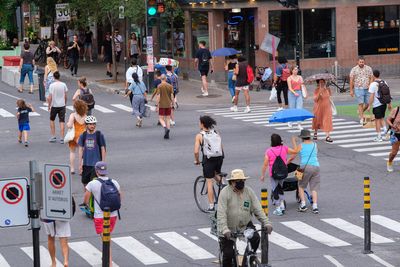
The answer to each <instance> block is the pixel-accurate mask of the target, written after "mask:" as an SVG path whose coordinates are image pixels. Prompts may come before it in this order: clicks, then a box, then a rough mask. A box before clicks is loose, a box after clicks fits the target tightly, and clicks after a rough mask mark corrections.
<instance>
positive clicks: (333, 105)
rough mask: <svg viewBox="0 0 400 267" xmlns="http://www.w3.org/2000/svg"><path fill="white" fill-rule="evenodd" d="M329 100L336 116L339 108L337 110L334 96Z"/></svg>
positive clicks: (333, 114)
mask: <svg viewBox="0 0 400 267" xmlns="http://www.w3.org/2000/svg"><path fill="white" fill-rule="evenodd" d="M329 102H331V109H332V116H336V115H337V110H336V106H335V103H333V100H332V98H329Z"/></svg>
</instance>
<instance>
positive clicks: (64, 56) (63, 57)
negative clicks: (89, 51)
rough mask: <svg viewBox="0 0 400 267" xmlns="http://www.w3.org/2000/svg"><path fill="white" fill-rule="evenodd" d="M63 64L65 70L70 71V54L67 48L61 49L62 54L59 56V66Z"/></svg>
mask: <svg viewBox="0 0 400 267" xmlns="http://www.w3.org/2000/svg"><path fill="white" fill-rule="evenodd" d="M61 63H62V64H63V67H64V69H69V67H70V63H69V59H68V53H67V49H66V47H63V48H61V54H60V56H59V60H58V62H57V64H61Z"/></svg>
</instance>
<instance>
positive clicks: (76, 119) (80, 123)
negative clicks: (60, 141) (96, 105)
mask: <svg viewBox="0 0 400 267" xmlns="http://www.w3.org/2000/svg"><path fill="white" fill-rule="evenodd" d="M74 109H75V112H73V113H71V115H69V119H68V122H67V128H68V132H67V134H66V136H68V134H69V133H70V131H74V136H73V139H72V140H70V141H69V142H68V146H69V164H70V167H71V174H75V167H74V166H75V152H76V147H77V145H78V140H79V137H80V136H81V134H82V133H83V132H84V131H85V130H86V124H85V118H86V113H87V109H88V107H87V105H86V103H85V102H84V101H83V100H80V99H77V100H76V101H75V102H74ZM65 141H67V140H65Z"/></svg>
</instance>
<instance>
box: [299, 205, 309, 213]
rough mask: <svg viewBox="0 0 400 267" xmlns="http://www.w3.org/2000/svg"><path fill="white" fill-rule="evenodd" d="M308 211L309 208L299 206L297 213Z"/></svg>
mask: <svg viewBox="0 0 400 267" xmlns="http://www.w3.org/2000/svg"><path fill="white" fill-rule="evenodd" d="M306 210H307V206H305V205H304V206H301V205H300V206H299V208H298V209H297V211H300V212H305V211H306Z"/></svg>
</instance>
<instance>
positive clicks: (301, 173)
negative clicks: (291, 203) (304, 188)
mask: <svg viewBox="0 0 400 267" xmlns="http://www.w3.org/2000/svg"><path fill="white" fill-rule="evenodd" d="M315 146H316V144H315V143H314V146H313V149H312V150H311V153H310V156H309V157H308V160H307V163H306V165H304V168H301V167H300V166H299V167H297V169H296V171H295V172H294V176H295V177H296V178H297V181H301V180H303V177H304V171H305V170H306V167H307V165H308V162H309V161H310V158H311V156H312V153H313V152H314V149H315Z"/></svg>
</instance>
